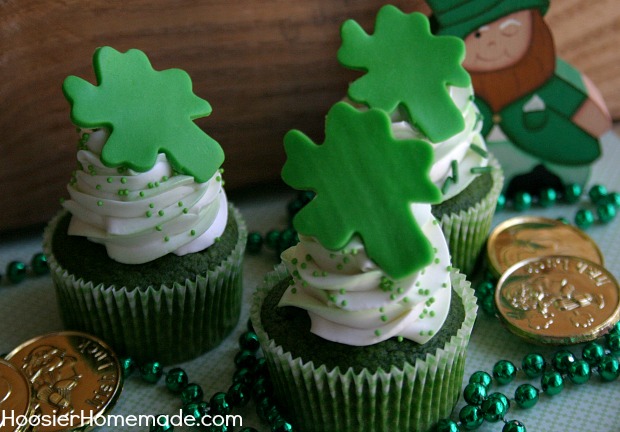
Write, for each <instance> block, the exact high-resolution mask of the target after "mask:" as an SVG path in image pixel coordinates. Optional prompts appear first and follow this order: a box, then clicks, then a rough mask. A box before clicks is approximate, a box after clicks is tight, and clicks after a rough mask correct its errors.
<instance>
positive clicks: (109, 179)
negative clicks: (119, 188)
mask: <svg viewBox="0 0 620 432" xmlns="http://www.w3.org/2000/svg"><path fill="white" fill-rule="evenodd" d="M106 181H107V182H108V183H112V182H113V181H114V179H113V178H112V177H108V178H107V179H106Z"/></svg>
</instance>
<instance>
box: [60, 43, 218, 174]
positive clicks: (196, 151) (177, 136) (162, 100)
mask: <svg viewBox="0 0 620 432" xmlns="http://www.w3.org/2000/svg"><path fill="white" fill-rule="evenodd" d="M93 66H94V69H95V75H96V77H97V84H98V85H97V86H94V85H92V84H91V83H89V82H87V81H85V80H83V79H82V78H78V77H76V76H69V77H67V78H66V79H65V82H64V83H63V92H64V94H65V97H66V98H67V100H68V101H69V103H70V104H71V119H72V121H73V122H74V123H75V124H76V125H78V126H80V127H87V128H92V127H102V126H104V127H107V128H109V129H110V131H111V134H110V137H109V138H108V141H107V142H106V144H105V145H104V147H103V150H102V152H101V160H102V161H103V163H104V164H106V165H108V166H111V167H117V166H126V167H129V168H131V169H133V170H136V171H140V172H144V171H148V170H149V169H151V168H152V167H153V165H154V164H155V161H156V158H157V154H158V153H165V154H166V156H167V157H168V160H169V161H170V163H171V165H172V167H173V168H174V169H175V170H176V171H177V172H180V173H182V174H187V175H191V176H193V177H194V178H195V180H196V181H197V182H205V181H207V180H209V179H210V178H211V177H212V176H213V174H214V173H215V172H216V170H217V169H218V168H219V167H220V166H221V164H222V162H223V161H224V152H223V150H222V148H221V147H220V145H219V144H218V143H217V142H216V141H215V140H214V139H213V138H211V137H210V136H208V135H207V134H205V133H204V132H203V131H202V130H201V129H200V128H199V127H198V126H197V125H196V124H195V123H194V122H193V120H194V119H197V118H200V117H205V116H207V115H209V114H210V113H211V106H210V105H209V103H208V102H207V101H206V100H204V99H201V98H199V97H198V96H196V95H195V94H194V93H193V91H192V81H191V78H190V77H189V75H188V74H187V73H186V72H185V71H183V70H181V69H167V70H163V71H156V70H154V69H153V67H152V66H151V63H150V62H149V59H148V58H147V57H146V55H145V54H144V53H143V52H142V51H139V50H136V49H132V50H129V51H127V52H126V53H120V52H118V51H116V50H115V49H113V48H110V47H103V48H98V49H97V50H96V51H95V54H94V56H93Z"/></svg>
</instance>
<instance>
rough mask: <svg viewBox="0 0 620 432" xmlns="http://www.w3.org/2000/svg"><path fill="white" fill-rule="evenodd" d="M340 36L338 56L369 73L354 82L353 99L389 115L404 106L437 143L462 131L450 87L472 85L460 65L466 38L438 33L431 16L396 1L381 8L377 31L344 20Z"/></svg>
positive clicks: (344, 61) (349, 65)
mask: <svg viewBox="0 0 620 432" xmlns="http://www.w3.org/2000/svg"><path fill="white" fill-rule="evenodd" d="M341 35H342V46H341V47H340V49H339V50H338V60H339V61H340V63H341V64H342V65H343V66H345V67H348V68H351V69H355V70H361V71H364V72H365V75H363V76H362V77H361V78H358V79H357V80H356V81H354V82H353V83H352V84H351V85H350V86H349V93H348V94H349V97H350V98H351V99H352V100H354V101H355V102H359V103H364V104H367V105H368V106H369V107H370V108H379V109H383V110H385V111H387V112H390V113H391V112H393V111H395V110H396V109H398V108H399V107H402V109H403V110H404V111H405V113H406V115H407V116H408V117H409V120H410V122H411V123H412V124H414V125H415V126H416V127H418V128H419V129H420V130H421V131H422V132H424V134H426V135H427V136H428V137H429V139H430V140H431V141H433V142H438V141H442V140H445V139H447V138H449V137H451V136H453V135H455V134H456V133H458V132H460V131H461V130H462V129H463V127H464V121H463V117H462V115H461V113H460V112H459V110H458V108H457V107H456V105H455V104H454V102H453V101H452V99H451V98H450V94H449V90H448V86H456V87H467V86H469V85H470V83H471V79H470V77H469V74H468V73H467V72H466V71H465V69H464V68H463V67H462V66H461V62H462V61H463V59H464V58H465V44H464V43H463V41H462V40H461V39H459V38H456V37H452V36H434V35H432V34H431V31H430V26H429V22H428V18H426V16H424V15H423V14H421V13H417V12H416V13H412V14H405V13H404V12H402V11H400V10H399V9H397V8H396V7H394V6H391V5H387V6H384V7H382V8H381V9H380V10H379V13H378V15H377V22H376V25H375V33H374V35H368V34H367V33H366V32H365V31H364V30H363V29H362V28H361V27H360V26H359V24H357V23H356V22H355V21H353V20H348V21H346V22H345V23H344V24H343V26H342V29H341Z"/></svg>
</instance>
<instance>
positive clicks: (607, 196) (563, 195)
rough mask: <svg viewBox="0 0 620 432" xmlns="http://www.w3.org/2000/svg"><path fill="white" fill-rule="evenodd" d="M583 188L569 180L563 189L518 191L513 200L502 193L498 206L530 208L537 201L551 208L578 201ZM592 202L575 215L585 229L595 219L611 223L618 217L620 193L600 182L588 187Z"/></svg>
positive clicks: (577, 223)
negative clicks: (570, 182) (535, 194)
mask: <svg viewBox="0 0 620 432" xmlns="http://www.w3.org/2000/svg"><path fill="white" fill-rule="evenodd" d="M583 195H584V193H583V189H582V188H581V186H580V185H578V184H569V185H567V186H566V187H565V188H564V190H563V191H561V192H558V191H556V190H555V189H551V188H548V189H542V190H541V191H540V192H539V193H538V195H537V196H532V195H531V194H530V193H529V192H517V193H515V194H514V198H513V199H512V200H511V201H510V202H509V201H508V200H507V198H506V196H505V195H503V194H501V195H500V196H499V198H498V199H497V206H496V209H497V210H503V209H506V208H508V207H509V205H510V204H511V205H512V208H513V209H514V210H516V211H526V210H529V209H531V208H532V206H534V205H538V206H540V207H543V208H549V207H552V206H554V205H555V204H557V203H566V204H577V203H579V202H580V201H581V200H582V197H583ZM587 195H588V197H589V204H587V203H584V206H585V205H587V206H586V207H582V208H580V209H579V210H577V212H576V213H575V216H574V218H573V220H574V223H575V225H577V226H578V227H579V228H581V229H587V228H589V227H591V226H592V225H593V224H594V223H596V222H599V223H601V224H607V223H610V222H611V221H613V220H614V219H615V218H616V214H617V212H618V209H619V208H620V194H619V193H617V192H608V191H607V188H606V187H605V186H603V185H600V184H596V185H594V186H592V187H591V188H590V189H589V191H588V194H587Z"/></svg>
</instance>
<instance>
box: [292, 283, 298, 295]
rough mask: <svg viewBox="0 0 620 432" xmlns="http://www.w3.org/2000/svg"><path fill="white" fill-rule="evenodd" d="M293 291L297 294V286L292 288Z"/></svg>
mask: <svg viewBox="0 0 620 432" xmlns="http://www.w3.org/2000/svg"><path fill="white" fill-rule="evenodd" d="M291 282H293V281H291ZM293 283H295V282H293ZM291 292H292V293H293V294H297V288H295V287H293V288H291Z"/></svg>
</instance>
